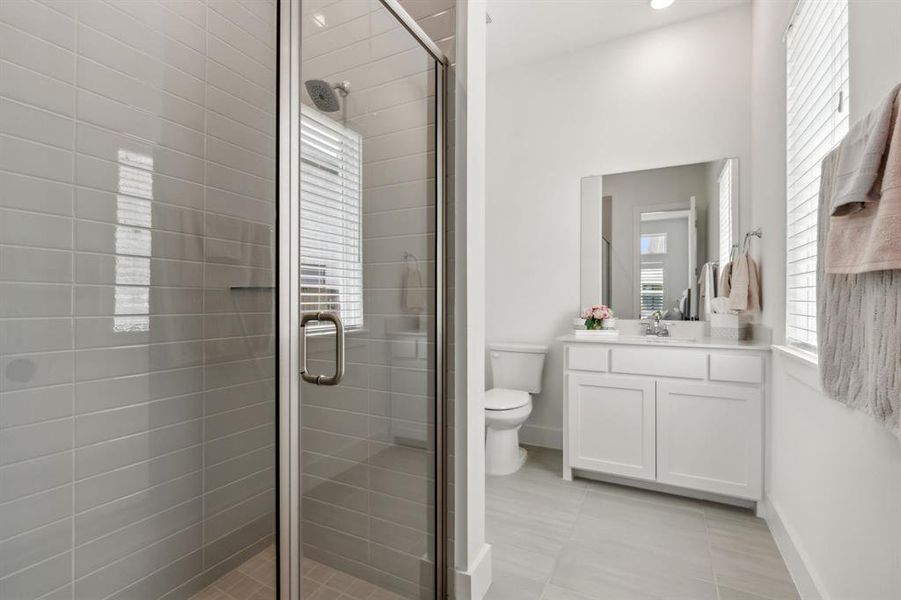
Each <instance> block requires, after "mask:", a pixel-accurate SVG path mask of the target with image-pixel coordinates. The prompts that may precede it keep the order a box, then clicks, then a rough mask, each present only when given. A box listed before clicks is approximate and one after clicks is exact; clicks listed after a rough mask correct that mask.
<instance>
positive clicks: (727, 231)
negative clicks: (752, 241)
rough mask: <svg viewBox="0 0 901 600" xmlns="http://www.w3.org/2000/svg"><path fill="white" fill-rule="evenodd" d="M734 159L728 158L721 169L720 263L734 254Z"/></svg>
mask: <svg viewBox="0 0 901 600" xmlns="http://www.w3.org/2000/svg"><path fill="white" fill-rule="evenodd" d="M733 163H734V160H733V159H731V158H730V159H727V160H726V162H725V163H723V168H722V170H721V171H720V176H719V186H720V203H719V206H720V264H721V265H725V264H726V263H727V262H729V257H730V255H731V254H732V186H733V172H732V164H733Z"/></svg>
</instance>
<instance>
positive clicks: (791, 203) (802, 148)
mask: <svg viewBox="0 0 901 600" xmlns="http://www.w3.org/2000/svg"><path fill="white" fill-rule="evenodd" d="M786 44H787V47H786V74H787V77H786V133H787V136H786V137H787V139H786V180H787V190H786V192H787V193H786V197H787V200H788V202H787V221H786V236H787V239H786V250H787V252H786V302H785V305H786V317H785V339H786V342H787V343H789V344H794V345H798V346H802V347H804V348H805V349H808V350H816V345H817V338H816V264H817V200H818V195H819V190H820V163H821V162H822V161H823V158H825V157H826V155H827V154H828V153H829V152H831V151H832V149H833V148H835V146H837V145H838V143H839V142H840V141H841V139H842V137H844V135H845V134H846V133H847V131H848V0H830V1H829V2H818V1H815V0H800V2H799V4H798V8H797V10H796V13H795V16H794V18H793V19H792V23H791V25H790V26H789V30H788V33H787V35H786Z"/></svg>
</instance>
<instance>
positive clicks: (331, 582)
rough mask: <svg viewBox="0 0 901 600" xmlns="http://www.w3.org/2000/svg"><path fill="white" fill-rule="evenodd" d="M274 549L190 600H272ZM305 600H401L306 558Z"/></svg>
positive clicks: (261, 553) (273, 590)
mask: <svg viewBox="0 0 901 600" xmlns="http://www.w3.org/2000/svg"><path fill="white" fill-rule="evenodd" d="M275 573H276V571H275V546H268V547H266V548H265V549H264V550H262V551H261V552H259V553H258V554H256V555H254V556H253V557H251V558H250V559H248V560H247V561H245V562H244V563H242V564H241V565H240V566H238V567H236V568H235V569H234V570H232V571H229V572H228V573H226V574H225V575H223V576H222V577H220V578H219V579H217V580H216V581H214V582H213V583H211V584H210V585H208V586H207V587H206V588H204V589H203V590H201V591H200V592H198V593H197V594H195V595H194V596H192V597H191V600H275V598H276V596H275ZM301 573H302V574H303V593H302V596H301V598H303V599H304V600H403V598H402V597H401V596H398V595H397V594H394V593H392V592H389V591H387V590H384V589H382V588H380V587H377V586H375V585H373V584H371V583H369V582H367V581H363V580H362V579H358V578H356V577H353V576H351V575H348V574H347V573H344V572H342V571H338V570H337V569H333V568H332V567H329V566H326V565H323V564H321V563H318V562H316V561H314V560H310V559H309V558H304V559H303V561H302V562H301Z"/></svg>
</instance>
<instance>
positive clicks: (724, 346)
mask: <svg viewBox="0 0 901 600" xmlns="http://www.w3.org/2000/svg"><path fill="white" fill-rule="evenodd" d="M556 339H557V341H558V342H563V343H565V344H617V345H625V346H659V347H664V348H666V347H674V348H712V349H717V350H769V349H770V343H769V342H764V341H761V340H742V341H737V340H736V341H733V340H724V339H719V338H711V337H700V338H694V339H678V338H672V337H663V338H660V337H657V336H653V335H649V336H639V335H626V334H620V335H619V336H616V337H613V336H611V337H606V336H597V337H594V336H590V335H576V334H574V333H570V334H568V335H561V336H560V337H558V338H556Z"/></svg>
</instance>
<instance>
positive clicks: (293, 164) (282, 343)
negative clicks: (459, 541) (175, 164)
mask: <svg viewBox="0 0 901 600" xmlns="http://www.w3.org/2000/svg"><path fill="white" fill-rule="evenodd" d="M379 1H380V2H381V4H382V5H383V6H384V7H385V8H386V9H387V10H388V11H389V12H390V13H391V14H392V15H394V17H395V18H396V19H397V20H398V21H399V22H400V24H401V25H403V27H404V28H405V29H406V30H407V31H408V32H409V33H410V34H411V35H412V36H413V37H414V39H416V41H417V42H418V43H419V44H420V45H421V46H422V47H423V49H425V50H426V52H428V54H429V55H430V56H431V58H432V59H433V60H434V67H435V112H434V119H435V153H434V155H435V211H436V219H435V294H436V297H435V325H434V327H435V329H434V343H435V378H434V379H435V386H434V397H435V453H434V455H435V456H434V465H433V469H434V474H435V484H434V486H435V488H434V489H435V523H434V527H435V530H434V547H433V557H434V564H435V598H436V600H444V598H447V594H448V572H449V566H450V564H449V561H448V553H447V541H448V531H447V523H448V519H447V507H448V506H449V504H448V481H447V479H448V474H449V472H450V471H449V464H448V444H447V427H448V423H449V420H448V416H449V415H448V402H447V392H448V386H447V368H448V362H447V356H448V352H447V350H448V348H447V346H448V343H449V338H448V337H447V335H446V332H447V323H448V315H447V288H448V285H447V274H448V272H449V270H448V269H447V265H446V264H445V262H446V260H447V256H448V254H447V239H446V238H447V235H446V233H447V232H446V231H445V228H446V226H447V222H448V220H447V219H448V215H447V197H446V191H447V190H446V188H447V181H446V177H447V162H446V161H447V148H446V147H445V144H446V140H447V114H446V113H447V70H448V66H449V61H448V59H447V57H446V56H445V55H444V53H443V52H442V51H441V49H440V48H439V47H438V46H437V45H436V44H435V42H434V41H432V40H431V39H430V38H429V37H428V35H426V33H425V32H424V31H423V30H422V28H421V27H419V24H418V23H416V21H415V20H414V19H413V18H412V17H411V16H410V15H409V14H408V13H407V12H406V11H405V10H404V9H403V7H402V6H401V5H400V4H399V3H398V2H397V0H379ZM302 3H303V0H278V44H277V46H278V96H277V114H278V117H277V118H278V123H277V131H278V143H277V153H276V163H277V181H278V203H277V206H278V210H277V216H276V237H277V243H276V248H277V256H276V263H275V264H276V271H277V277H278V279H277V281H278V290H277V294H276V298H277V300H276V301H277V307H276V331H277V340H278V360H277V369H278V374H277V378H276V381H277V389H278V391H277V393H278V426H277V429H276V431H277V443H278V456H277V472H278V482H277V485H276V489H277V492H278V493H277V497H278V526H277V531H276V542H277V544H278V587H279V594H278V595H279V600H298V599H299V598H300V586H301V579H302V577H301V571H300V561H301V559H302V557H303V544H302V541H301V538H300V533H301V532H300V522H301V494H302V491H301V476H302V474H303V472H302V464H301V461H302V454H301V438H300V436H301V422H300V380H301V377H300V365H301V364H302V363H301V360H302V356H301V350H302V348H301V340H300V335H302V334H301V332H300V326H299V325H300V318H301V315H300V313H299V311H297V310H295V307H299V306H300V262H299V258H300V254H299V252H298V251H297V250H298V249H299V248H300V204H299V201H300V104H301V87H300V79H301V77H300V69H301V42H302V40H301V31H302V27H301V26H302V23H301V14H302Z"/></svg>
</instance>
